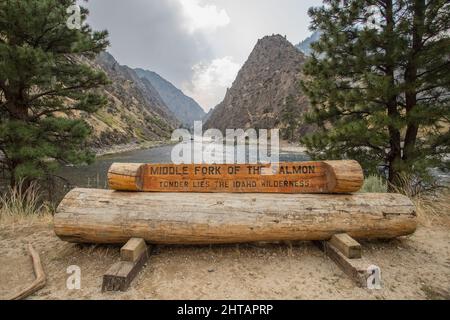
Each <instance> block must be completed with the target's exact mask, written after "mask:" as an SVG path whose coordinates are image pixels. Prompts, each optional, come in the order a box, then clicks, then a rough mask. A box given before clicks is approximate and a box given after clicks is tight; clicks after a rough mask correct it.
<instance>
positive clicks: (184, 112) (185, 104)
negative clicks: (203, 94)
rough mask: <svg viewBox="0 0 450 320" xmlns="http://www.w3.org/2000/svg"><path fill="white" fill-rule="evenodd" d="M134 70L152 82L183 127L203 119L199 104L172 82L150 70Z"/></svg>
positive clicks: (203, 113) (188, 126) (203, 114)
mask: <svg viewBox="0 0 450 320" xmlns="http://www.w3.org/2000/svg"><path fill="white" fill-rule="evenodd" d="M135 71H136V73H137V74H138V75H139V77H141V79H145V80H147V81H149V82H150V83H151V84H152V86H153V87H154V88H155V89H156V90H157V91H158V93H159V95H160V96H161V98H162V100H163V101H164V103H165V104H166V105H167V107H168V108H169V109H170V111H171V112H172V113H173V114H174V115H175V117H176V118H177V120H178V121H180V122H181V123H182V124H183V126H184V127H186V128H191V127H193V125H194V121H197V120H202V119H203V117H204V116H205V112H204V111H203V109H202V108H201V107H200V105H199V104H198V103H197V102H195V100H194V99H192V98H190V97H188V96H186V95H185V94H184V93H183V92H182V91H181V90H180V89H178V88H177V87H175V86H174V85H173V84H172V83H170V82H169V81H167V80H166V79H164V78H162V77H161V76H160V75H159V74H157V73H155V72H152V71H148V70H143V69H135Z"/></svg>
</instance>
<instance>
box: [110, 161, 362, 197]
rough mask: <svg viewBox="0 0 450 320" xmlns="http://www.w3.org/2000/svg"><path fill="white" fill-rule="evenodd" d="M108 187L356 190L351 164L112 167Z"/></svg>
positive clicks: (358, 181)
mask: <svg viewBox="0 0 450 320" xmlns="http://www.w3.org/2000/svg"><path fill="white" fill-rule="evenodd" d="M108 181H109V187H110V189H113V190H119V191H144V192H217V193H224V192H228V193H233V192H239V193H243V192H244V193H245V192H246V193H352V192H357V191H359V190H360V189H361V186H362V184H363V181H364V175H363V170H362V168H361V166H360V165H359V163H358V162H356V161H324V162H294V163H292V162H291V163H279V164H266V165H250V164H238V165H234V164H233V165H228V164H222V165H194V164H190V165H173V164H126V163H115V164H113V165H112V166H111V168H110V170H109V172H108Z"/></svg>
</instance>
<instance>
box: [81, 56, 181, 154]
mask: <svg viewBox="0 0 450 320" xmlns="http://www.w3.org/2000/svg"><path fill="white" fill-rule="evenodd" d="M87 63H89V64H91V65H92V66H93V67H95V68H99V69H102V70H103V71H104V72H106V74H107V75H108V77H109V79H110V81H111V84H110V85H108V86H106V87H104V88H103V89H102V90H103V94H104V95H106V97H107V98H108V105H107V106H106V107H105V108H103V109H101V110H99V111H98V112H97V113H96V114H94V115H86V114H81V115H80V116H81V117H83V118H84V119H85V120H86V121H87V122H88V123H89V124H90V125H91V127H92V128H93V131H94V135H93V137H92V139H91V141H90V145H91V146H92V147H96V148H102V147H107V146H112V145H116V144H124V143H131V142H142V141H161V140H166V139H168V138H170V134H171V132H172V130H173V129H174V128H176V127H178V126H179V124H180V123H179V122H178V120H177V119H176V117H175V115H174V114H173V113H172V112H171V111H170V110H169V108H168V107H167V106H166V104H165V103H164V101H163V100H162V98H161V97H160V95H159V94H158V91H157V90H156V89H155V88H154V87H153V86H152V85H151V83H150V82H149V81H147V80H145V79H141V78H140V77H139V76H138V75H137V74H136V72H135V71H134V70H133V69H130V68H128V67H126V66H121V65H119V63H117V61H116V60H115V59H114V57H113V56H111V55H110V54H108V53H102V54H100V55H99V56H98V57H97V59H96V60H95V61H89V62H87Z"/></svg>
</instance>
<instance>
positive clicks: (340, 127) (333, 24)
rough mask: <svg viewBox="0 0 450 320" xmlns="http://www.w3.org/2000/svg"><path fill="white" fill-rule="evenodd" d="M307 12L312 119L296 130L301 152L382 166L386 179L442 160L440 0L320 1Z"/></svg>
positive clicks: (449, 83)
mask: <svg viewBox="0 0 450 320" xmlns="http://www.w3.org/2000/svg"><path fill="white" fill-rule="evenodd" d="M309 14H310V16H311V18H312V25H311V29H312V30H320V31H321V32H322V36H321V38H320V40H319V41H318V42H316V43H315V44H313V45H312V47H313V50H314V52H315V53H314V55H313V57H312V58H311V59H309V61H308V62H307V64H306V66H305V69H304V70H305V74H306V80H304V81H303V83H302V89H303V90H304V92H305V93H306V94H307V95H308V97H309V98H310V101H311V103H312V106H313V110H312V111H311V112H310V113H309V114H308V115H307V116H306V117H305V121H306V122H307V123H315V124H318V125H319V126H320V129H318V130H317V131H316V132H314V133H312V134H310V135H308V136H306V137H304V139H302V141H303V143H305V145H306V146H307V147H308V149H309V151H310V153H311V155H312V156H313V157H316V158H336V159H340V158H354V159H357V160H359V161H360V162H361V163H362V164H363V166H364V167H365V168H366V169H367V171H368V172H371V173H377V168H379V167H380V166H384V167H385V168H386V169H387V170H386V173H388V179H389V182H390V184H391V186H400V184H401V181H404V179H402V178H401V177H414V178H415V179H416V181H418V180H420V181H427V180H428V179H430V175H429V172H428V168H430V167H440V168H447V169H448V168H449V161H448V159H447V160H445V155H446V154H448V153H449V152H450V147H449V142H450V133H449V121H450V103H449V102H450V100H449V99H450V32H449V30H450V3H449V2H448V1H447V0H431V1H427V0H402V1H397V0H376V1H374V0H370V1H368V0H344V1H338V0H326V1H325V2H324V5H323V6H322V7H319V8H311V9H310V11H309Z"/></svg>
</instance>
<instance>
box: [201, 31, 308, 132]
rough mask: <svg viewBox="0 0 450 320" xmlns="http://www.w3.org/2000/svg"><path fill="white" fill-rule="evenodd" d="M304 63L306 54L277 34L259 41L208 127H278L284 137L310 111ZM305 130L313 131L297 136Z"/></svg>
mask: <svg viewBox="0 0 450 320" xmlns="http://www.w3.org/2000/svg"><path fill="white" fill-rule="evenodd" d="M304 62H305V56H304V54H303V53H301V52H299V50H297V49H296V48H295V47H294V46H293V45H292V44H291V43H290V42H289V41H287V40H286V38H285V37H282V36H280V35H274V36H267V37H264V38H263V39H260V40H258V43H257V44H256V46H255V48H254V49H253V51H252V53H251V54H250V56H249V58H248V60H247V62H246V63H245V64H244V66H243V67H242V69H241V70H240V71H239V73H238V76H237V78H236V80H235V81H234V83H233V85H232V87H231V88H230V89H228V91H227V93H226V95H225V98H224V100H223V101H222V102H221V103H220V104H219V105H218V106H217V107H216V108H215V109H214V111H213V112H212V114H211V115H210V117H209V119H208V121H207V122H206V124H205V126H206V127H207V128H217V129H220V130H222V131H224V130H225V129H234V128H243V129H245V128H255V129H264V128H267V129H271V128H275V127H277V128H281V129H282V134H283V128H286V127H287V125H288V124H287V122H289V121H290V120H292V119H295V118H297V117H298V116H299V115H300V114H301V113H302V112H304V111H305V110H307V109H308V108H309V103H308V100H307V98H306V97H305V96H304V95H303V94H302V92H301V90H300V87H299V81H300V79H301V77H302V65H303V64H304ZM305 130H309V128H300V130H298V131H297V132H296V133H295V135H298V134H300V133H302V132H304V131H305ZM292 136H293V135H292ZM292 136H291V138H293V137H292Z"/></svg>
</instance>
